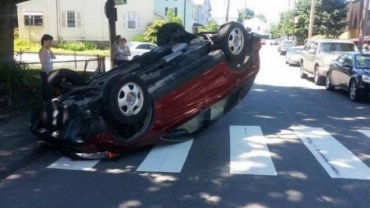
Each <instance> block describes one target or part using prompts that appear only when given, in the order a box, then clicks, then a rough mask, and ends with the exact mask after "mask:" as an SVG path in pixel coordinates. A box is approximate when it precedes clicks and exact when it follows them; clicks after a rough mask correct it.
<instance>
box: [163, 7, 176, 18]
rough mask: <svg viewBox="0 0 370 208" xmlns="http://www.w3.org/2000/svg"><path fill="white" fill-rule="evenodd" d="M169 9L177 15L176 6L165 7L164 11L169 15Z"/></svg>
mask: <svg viewBox="0 0 370 208" xmlns="http://www.w3.org/2000/svg"><path fill="white" fill-rule="evenodd" d="M168 11H172V13H173V14H174V15H175V16H177V7H175V8H168V7H166V8H165V11H164V14H165V15H166V16H167V12H168Z"/></svg>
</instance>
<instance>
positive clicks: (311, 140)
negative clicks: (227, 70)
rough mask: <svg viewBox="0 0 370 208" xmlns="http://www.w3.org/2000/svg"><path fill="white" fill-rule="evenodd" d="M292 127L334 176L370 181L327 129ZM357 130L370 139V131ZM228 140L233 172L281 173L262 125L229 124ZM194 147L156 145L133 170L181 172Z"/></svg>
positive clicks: (68, 163) (73, 164)
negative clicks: (277, 169)
mask: <svg viewBox="0 0 370 208" xmlns="http://www.w3.org/2000/svg"><path fill="white" fill-rule="evenodd" d="M290 129H291V130H293V132H294V133H295V134H296V135H297V137H298V138H299V139H300V140H301V141H302V143H303V144H304V145H305V146H306V147H307V149H308V150H309V151H310V152H311V153H312V155H313V156H314V157H315V159H316V160H317V161H318V162H319V164H320V165H321V166H322V167H323V168H324V169H325V171H326V172H327V173H328V174H329V176H330V177H331V178H344V179H361V180H370V168H369V167H368V166H367V165H366V164H364V163H363V162H362V161H361V160H360V159H359V158H358V157H356V156H355V155H354V154H353V153H352V152H351V151H350V150H348V149H347V148H346V147H345V146H344V145H342V144H341V143H340V142H339V141H337V140H336V139H335V138H334V137H333V136H332V135H331V134H330V133H328V132H327V131H325V130H324V129H322V128H313V127H307V126H293V127H292V128H290ZM291 130H289V131H291ZM358 132H360V133H362V134H363V135H365V136H367V137H369V138H370V130H358ZM229 139H230V140H229V141H230V155H229V157H230V158H229V159H230V166H229V173H230V174H239V175H241V174H245V175H265V176H277V175H278V173H277V171H276V169H275V165H274V162H273V160H272V153H271V152H270V151H269V149H268V144H269V143H268V142H267V141H268V140H267V137H266V136H264V135H263V132H262V130H261V127H259V126H230V127H229ZM270 144H271V142H270ZM192 146H193V140H189V141H186V142H182V143H177V144H166V145H156V146H154V147H153V148H152V149H151V150H150V151H149V152H148V154H147V155H146V157H145V159H143V160H142V161H141V162H139V163H137V165H134V168H133V169H131V171H138V172H166V173H180V172H181V171H182V170H183V166H184V164H185V162H186V160H187V158H188V154H189V151H190V149H191V147H192ZM225 156H226V155H225ZM296 159H297V160H299V158H296ZM99 162H100V160H91V161H74V160H70V159H68V158H66V157H61V158H59V159H58V160H57V161H55V162H53V163H52V164H50V165H49V166H48V167H47V168H50V169H65V170H80V171H94V170H96V165H97V164H98V163H99ZM136 167H137V168H136Z"/></svg>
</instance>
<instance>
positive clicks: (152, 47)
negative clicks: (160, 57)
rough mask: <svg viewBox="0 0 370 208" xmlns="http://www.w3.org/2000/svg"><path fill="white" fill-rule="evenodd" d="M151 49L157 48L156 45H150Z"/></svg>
mask: <svg viewBox="0 0 370 208" xmlns="http://www.w3.org/2000/svg"><path fill="white" fill-rule="evenodd" d="M149 48H150V50H151V49H155V48H157V47H156V46H155V45H149Z"/></svg>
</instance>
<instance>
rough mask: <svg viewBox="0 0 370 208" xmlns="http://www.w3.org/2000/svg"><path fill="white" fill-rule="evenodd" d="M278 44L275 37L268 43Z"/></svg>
mask: <svg viewBox="0 0 370 208" xmlns="http://www.w3.org/2000/svg"><path fill="white" fill-rule="evenodd" d="M277 44H278V40H276V39H273V40H271V41H270V45H277Z"/></svg>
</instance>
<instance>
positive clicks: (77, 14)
mask: <svg viewBox="0 0 370 208" xmlns="http://www.w3.org/2000/svg"><path fill="white" fill-rule="evenodd" d="M76 27H81V14H80V12H76Z"/></svg>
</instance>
